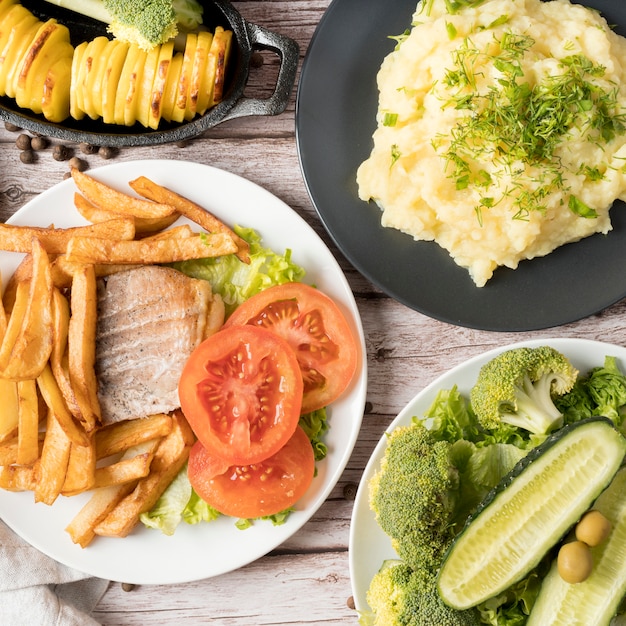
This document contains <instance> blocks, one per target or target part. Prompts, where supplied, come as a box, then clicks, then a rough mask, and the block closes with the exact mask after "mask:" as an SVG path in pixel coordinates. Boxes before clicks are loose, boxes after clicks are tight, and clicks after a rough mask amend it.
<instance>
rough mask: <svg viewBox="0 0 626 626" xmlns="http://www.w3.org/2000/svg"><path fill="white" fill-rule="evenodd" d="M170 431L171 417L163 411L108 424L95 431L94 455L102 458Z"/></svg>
mask: <svg viewBox="0 0 626 626" xmlns="http://www.w3.org/2000/svg"><path fill="white" fill-rule="evenodd" d="M171 431H172V417H171V416H170V415H166V414H165V413H155V414H154V415H150V416H148V417H143V418H141V419H136V420H126V421H124V422H115V423H113V424H108V425H107V426H103V427H102V428H99V429H98V431H97V432H96V457H97V458H98V459H104V458H106V457H108V456H111V455H113V454H118V453H119V452H124V451H125V450H128V449H129V448H132V447H133V446H136V445H138V444H141V443H144V442H146V441H151V440H154V439H160V438H162V437H165V436H166V435H169V434H170V432H171Z"/></svg>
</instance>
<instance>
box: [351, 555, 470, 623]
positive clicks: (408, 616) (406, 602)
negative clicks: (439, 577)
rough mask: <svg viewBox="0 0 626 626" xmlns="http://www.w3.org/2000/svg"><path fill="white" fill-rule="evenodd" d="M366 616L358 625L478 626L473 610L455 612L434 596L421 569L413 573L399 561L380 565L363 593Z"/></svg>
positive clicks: (432, 582)
mask: <svg viewBox="0 0 626 626" xmlns="http://www.w3.org/2000/svg"><path fill="white" fill-rule="evenodd" d="M367 602H368V604H369V606H370V607H371V609H372V611H371V612H370V613H363V614H362V615H361V616H360V617H359V624H361V626H400V625H402V626H478V625H479V624H480V621H479V619H478V615H477V613H476V611H456V610H454V609H451V608H450V607H448V606H446V605H445V604H444V603H443V602H442V601H441V598H440V597H439V596H438V595H437V591H436V588H435V580H434V577H433V576H432V575H429V574H427V573H425V572H424V571H423V570H418V571H413V570H412V569H411V568H410V567H409V566H408V565H406V564H405V563H403V562H402V561H396V560H389V561H385V562H384V563H383V566H382V567H381V568H380V570H379V572H378V573H377V574H376V575H375V576H374V578H373V579H372V583H371V585H370V587H369V589H368V592H367Z"/></svg>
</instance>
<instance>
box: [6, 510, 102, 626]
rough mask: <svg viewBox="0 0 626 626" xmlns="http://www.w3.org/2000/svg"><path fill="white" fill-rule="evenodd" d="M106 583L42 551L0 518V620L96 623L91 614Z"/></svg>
mask: <svg viewBox="0 0 626 626" xmlns="http://www.w3.org/2000/svg"><path fill="white" fill-rule="evenodd" d="M108 584H109V581H108V580H102V579H101V578H94V577H92V576H88V575H87V574H83V573H82V572H79V571H78V570H75V569H72V568H71V567H67V566H65V565H62V564H61V563H58V562H57V561H55V560H54V559H51V558H50V557H48V556H46V555H45V554H42V553H41V552H39V550H37V549H35V548H33V547H32V546H30V545H28V544H27V543H26V542H25V541H23V540H22V539H21V538H20V537H18V536H17V535H16V534H15V533H14V532H13V531H12V530H10V529H9V528H8V527H7V526H6V525H5V524H4V523H3V522H2V521H0V624H7V625H8V624H12V625H15V626H31V625H32V626H98V622H97V621H95V620H94V619H93V618H92V617H91V612H92V611H93V609H94V608H95V606H96V605H97V604H98V602H99V600H100V598H101V597H102V595H103V594H104V592H105V591H106V589H107V586H108Z"/></svg>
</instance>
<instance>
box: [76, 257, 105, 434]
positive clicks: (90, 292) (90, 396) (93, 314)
mask: <svg viewBox="0 0 626 626" xmlns="http://www.w3.org/2000/svg"><path fill="white" fill-rule="evenodd" d="M70 308H71V316H70V321H69V329H68V338H67V343H68V359H69V374H70V382H71V385H72V389H73V390H74V394H75V396H76V401H77V403H78V406H79V408H80V413H81V417H80V419H81V421H82V423H83V425H84V427H85V430H86V431H87V432H88V433H90V432H92V431H93V430H94V429H95V428H96V427H97V426H98V425H99V424H100V422H101V421H102V420H101V413H100V402H99V400H98V380H97V378H96V372H95V362H96V321H97V296H96V274H95V270H94V267H93V265H81V266H79V267H78V269H77V271H76V272H75V273H74V278H73V280H72V293H71V299H70Z"/></svg>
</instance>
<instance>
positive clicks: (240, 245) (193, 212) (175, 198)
mask: <svg viewBox="0 0 626 626" xmlns="http://www.w3.org/2000/svg"><path fill="white" fill-rule="evenodd" d="M129 184H130V186H131V187H132V188H133V189H134V190H135V191H136V192H137V193H138V194H139V195H140V196H143V197H144V198H147V199H148V200H153V201H155V202H161V203H164V204H169V205H171V206H173V207H175V208H176V210H177V211H178V213H179V214H180V215H184V216H185V217H186V218H187V219H189V220H191V221H192V222H195V223H196V224H198V225H199V226H201V227H202V228H204V230H206V231H207V232H209V233H227V234H228V235H230V236H231V238H232V239H233V241H234V242H235V244H236V245H237V252H236V254H237V256H238V257H239V258H240V259H241V260H242V261H243V262H244V263H250V255H249V251H250V246H249V245H248V242H247V241H245V240H244V239H242V238H241V237H239V235H237V234H236V233H235V232H234V231H233V230H232V229H231V228H229V227H228V226H227V225H226V224H224V222H222V221H221V220H220V219H218V218H217V217H216V216H215V215H213V214H212V213H209V211H207V210H206V209H204V208H203V207H201V206H199V205H198V204H196V203H195V202H192V201H191V200H189V199H187V198H185V197H184V196H181V195H179V194H177V193H176V192H175V191H172V190H171V189H168V188H167V187H163V186H162V185H159V184H157V183H155V182H154V181H152V180H150V179H149V178H147V177H146V176H140V177H139V178H136V179H135V180H133V181H131V182H130V183H129Z"/></svg>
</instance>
